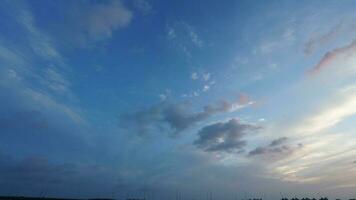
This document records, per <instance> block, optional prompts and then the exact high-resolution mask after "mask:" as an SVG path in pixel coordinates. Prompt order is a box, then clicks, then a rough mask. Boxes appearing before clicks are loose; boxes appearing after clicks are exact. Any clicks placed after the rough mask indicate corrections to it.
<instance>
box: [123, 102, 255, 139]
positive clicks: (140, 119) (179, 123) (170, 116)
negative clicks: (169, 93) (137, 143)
mask: <svg viewBox="0 0 356 200" xmlns="http://www.w3.org/2000/svg"><path fill="white" fill-rule="evenodd" d="M252 104H253V101H251V100H250V99H249V98H248V97H247V96H246V95H240V97H239V99H238V100H237V101H235V102H228V101H226V100H224V101H220V102H218V103H216V104H212V105H206V106H204V107H203V110H202V111H200V112H193V111H192V110H191V107H190V106H189V104H186V103H170V102H166V101H163V102H161V103H159V104H156V105H154V106H151V107H149V108H147V109H142V110H139V111H136V112H132V113H126V114H123V115H121V116H120V120H119V121H120V126H123V127H125V128H133V130H134V132H136V133H137V134H138V135H141V136H148V135H150V133H151V134H152V133H153V132H157V131H158V132H160V131H163V130H165V131H168V132H171V133H173V134H174V135H176V134H179V133H181V132H182V131H184V130H186V129H188V128H190V127H192V126H193V125H195V124H196V123H198V122H201V121H203V120H205V119H207V118H208V117H210V116H212V115H214V114H219V113H225V112H234V111H237V110H239V109H242V108H245V107H248V106H250V105H252Z"/></svg>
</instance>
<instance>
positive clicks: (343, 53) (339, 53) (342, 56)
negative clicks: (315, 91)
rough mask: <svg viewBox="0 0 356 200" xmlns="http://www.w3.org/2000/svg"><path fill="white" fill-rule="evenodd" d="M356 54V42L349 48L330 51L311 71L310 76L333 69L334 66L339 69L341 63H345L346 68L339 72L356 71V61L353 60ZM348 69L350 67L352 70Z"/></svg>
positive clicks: (348, 46) (343, 67)
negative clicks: (326, 69)
mask: <svg viewBox="0 0 356 200" xmlns="http://www.w3.org/2000/svg"><path fill="white" fill-rule="evenodd" d="M355 53H356V41H354V42H352V43H351V44H349V45H347V46H344V47H340V48H337V49H334V50H332V51H329V52H327V53H326V54H325V55H324V56H323V58H322V59H321V60H320V61H319V63H318V64H317V65H315V66H314V67H313V68H312V69H311V70H310V74H317V73H319V72H321V71H323V70H324V69H325V68H331V67H333V66H334V67H337V65H340V64H341V63H343V65H344V66H342V67H339V71H349V70H355V68H356V66H355V62H353V61H354V60H355V59H354V58H353V57H354V56H353V55H355ZM347 61H349V62H347ZM350 61H351V62H350ZM345 63H346V66H345ZM335 65H336V66H335ZM347 67H349V68H350V69H349V70H348V69H347Z"/></svg>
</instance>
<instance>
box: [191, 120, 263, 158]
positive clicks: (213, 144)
mask: <svg viewBox="0 0 356 200" xmlns="http://www.w3.org/2000/svg"><path fill="white" fill-rule="evenodd" d="M258 129H260V127H259V126H256V125H252V124H244V123H241V122H240V121H238V120H237V119H231V120H229V121H228V122H218V123H215V124H212V125H208V126H205V127H203V128H202V129H201V130H200V131H199V133H198V135H199V138H198V139H197V140H195V142H194V144H195V145H196V146H197V147H198V148H200V149H203V150H204V151H209V152H243V147H244V146H245V145H246V141H245V140H243V137H244V136H245V135H246V134H247V133H249V132H251V131H256V130H258Z"/></svg>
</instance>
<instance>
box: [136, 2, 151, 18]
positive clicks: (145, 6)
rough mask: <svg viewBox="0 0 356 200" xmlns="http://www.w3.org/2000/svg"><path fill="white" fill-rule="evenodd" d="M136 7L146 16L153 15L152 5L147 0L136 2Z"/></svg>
mask: <svg viewBox="0 0 356 200" xmlns="http://www.w3.org/2000/svg"><path fill="white" fill-rule="evenodd" d="M134 6H135V8H136V9H137V10H139V11H140V12H142V13H143V14H144V15H147V14H150V13H152V9H153V8H152V5H151V4H150V3H149V2H148V1H146V0H134Z"/></svg>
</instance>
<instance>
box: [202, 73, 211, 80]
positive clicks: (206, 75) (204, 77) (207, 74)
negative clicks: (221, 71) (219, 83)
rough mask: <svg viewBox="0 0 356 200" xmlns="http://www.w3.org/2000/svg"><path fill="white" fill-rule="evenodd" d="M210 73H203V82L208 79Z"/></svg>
mask: <svg viewBox="0 0 356 200" xmlns="http://www.w3.org/2000/svg"><path fill="white" fill-rule="evenodd" d="M210 75H211V74H210V73H203V74H202V76H203V80H204V81H208V80H209V79H210Z"/></svg>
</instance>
